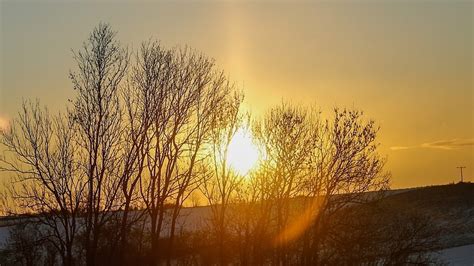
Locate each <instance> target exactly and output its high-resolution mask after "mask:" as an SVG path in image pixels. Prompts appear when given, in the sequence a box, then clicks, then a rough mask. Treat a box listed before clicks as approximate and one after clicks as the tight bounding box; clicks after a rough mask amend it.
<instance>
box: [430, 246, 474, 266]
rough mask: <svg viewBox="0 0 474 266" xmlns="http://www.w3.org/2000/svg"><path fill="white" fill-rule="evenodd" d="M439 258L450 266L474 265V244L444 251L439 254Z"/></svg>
mask: <svg viewBox="0 0 474 266" xmlns="http://www.w3.org/2000/svg"><path fill="white" fill-rule="evenodd" d="M438 256H439V258H440V259H442V260H443V261H444V262H446V263H448V265H459V266H464V265H466V266H467V265H469V266H473V265H474V244H473V245H466V246H460V247H455V248H447V249H443V250H441V251H440V253H439V255H438Z"/></svg>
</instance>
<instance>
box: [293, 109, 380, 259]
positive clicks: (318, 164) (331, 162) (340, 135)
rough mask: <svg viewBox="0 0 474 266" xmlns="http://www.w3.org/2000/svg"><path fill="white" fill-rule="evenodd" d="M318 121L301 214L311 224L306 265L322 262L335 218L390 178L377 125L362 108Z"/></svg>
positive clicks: (369, 197)
mask: <svg viewBox="0 0 474 266" xmlns="http://www.w3.org/2000/svg"><path fill="white" fill-rule="evenodd" d="M317 125H318V126H317V130H316V132H317V134H316V136H317V139H318V141H317V146H316V149H314V150H313V151H312V153H311V156H310V158H311V164H310V165H311V169H310V171H311V173H310V175H309V176H308V177H309V179H308V180H307V182H306V189H307V191H308V194H307V195H309V196H310V198H311V202H310V204H309V205H307V206H306V208H307V209H308V210H309V212H307V213H309V214H310V215H309V217H308V216H306V217H301V218H300V219H303V220H304V221H305V222H304V224H305V225H306V226H309V228H308V230H306V232H305V243H304V248H303V263H304V264H306V265H317V264H319V263H321V261H320V258H319V255H320V253H321V248H320V244H321V243H322V242H323V241H324V239H325V237H326V232H327V224H328V221H329V220H330V219H331V217H332V216H333V215H335V214H337V213H338V212H339V211H341V210H342V209H344V208H346V207H347V206H349V205H351V204H356V203H364V202H368V201H372V200H374V199H375V198H376V197H377V196H378V195H379V194H377V193H373V194H367V193H365V192H369V191H374V192H377V191H383V190H385V189H387V188H388V177H389V175H388V173H386V172H384V170H383V167H384V164H385V160H384V159H383V158H381V156H380V155H379V153H378V152H377V147H378V143H377V142H376V137H377V131H378V128H377V127H376V126H375V123H374V121H372V120H369V121H365V120H364V119H363V113H362V112H359V111H354V110H347V109H343V110H340V109H337V108H336V109H334V117H333V119H332V120H329V119H328V120H326V121H325V122H324V123H318V124H317ZM297 222H301V220H298V219H297Z"/></svg>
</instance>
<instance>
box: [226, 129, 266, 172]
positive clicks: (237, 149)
mask: <svg viewBox="0 0 474 266" xmlns="http://www.w3.org/2000/svg"><path fill="white" fill-rule="evenodd" d="M258 157H259V153H258V149H257V147H256V146H255V145H254V144H253V141H252V136H251V135H250V133H249V132H248V131H246V130H244V129H242V128H241V129H238V130H237V132H236V133H235V135H234V137H233V138H232V140H231V142H230V145H229V149H228V153H227V160H228V164H229V166H230V167H231V168H232V169H233V170H235V171H236V172H237V173H238V174H240V175H246V174H247V173H248V172H249V171H250V169H252V168H253V167H254V166H255V165H256V164H257V161H258Z"/></svg>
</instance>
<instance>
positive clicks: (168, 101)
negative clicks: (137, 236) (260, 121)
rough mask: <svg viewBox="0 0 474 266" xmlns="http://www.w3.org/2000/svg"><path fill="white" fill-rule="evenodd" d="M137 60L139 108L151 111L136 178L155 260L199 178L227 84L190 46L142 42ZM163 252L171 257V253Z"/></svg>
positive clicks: (153, 260) (169, 236)
mask: <svg viewBox="0 0 474 266" xmlns="http://www.w3.org/2000/svg"><path fill="white" fill-rule="evenodd" d="M138 66H139V67H140V68H141V70H139V72H140V73H136V74H135V79H136V81H137V84H138V85H139V86H138V88H139V91H140V93H141V95H142V100H140V101H139V104H140V105H142V107H140V108H145V107H146V106H147V105H148V104H149V105H150V106H149V107H147V108H150V109H151V112H150V114H151V115H152V116H151V117H150V118H149V119H150V120H149V121H150V125H149V127H148V128H147V130H146V133H145V134H146V141H145V144H144V145H143V149H144V151H145V158H143V159H144V160H145V161H144V167H143V169H142V171H143V172H142V174H141V176H142V178H140V179H139V180H140V181H139V184H140V193H141V195H142V200H143V203H144V205H145V209H146V212H147V213H148V216H149V217H150V229H151V232H150V237H151V251H150V260H151V261H152V262H153V263H155V262H156V261H157V258H158V257H159V255H160V249H161V248H163V246H160V242H162V241H161V240H160V239H161V238H162V237H164V236H165V235H163V234H164V233H167V235H166V236H168V245H167V247H165V248H167V249H168V250H169V251H171V247H172V245H173V239H174V236H175V230H176V222H177V218H178V216H179V212H180V210H181V208H182V205H183V203H184V201H185V200H186V199H187V198H188V196H189V195H190V193H191V192H192V191H193V190H195V189H196V188H197V186H198V185H199V184H200V182H201V181H202V175H200V174H199V173H200V172H201V171H202V170H203V167H202V161H203V160H204V159H205V158H206V155H205V154H204V153H203V145H204V143H205V142H206V141H207V138H208V134H209V131H210V129H211V127H212V116H213V114H214V112H216V111H218V110H220V109H221V107H220V105H221V103H222V102H223V101H224V98H225V97H226V96H227V95H228V94H229V84H228V82H227V79H226V77H225V76H224V75H223V74H222V73H221V72H216V71H215V70H214V64H213V62H212V61H211V60H209V59H208V58H206V57H204V56H203V55H199V54H197V53H195V52H193V51H191V50H189V49H174V50H166V49H163V48H161V47H160V46H159V45H158V44H157V43H149V44H147V45H144V46H142V50H141V53H140V55H139V64H138ZM170 206H171V208H169V207H170ZM168 218H169V220H166V219H168ZM166 222H168V223H169V227H168V228H165V223H166ZM167 229H168V230H167ZM162 254H163V253H162ZM166 254H167V261H168V263H169V262H170V256H171V253H170V252H167V253H166Z"/></svg>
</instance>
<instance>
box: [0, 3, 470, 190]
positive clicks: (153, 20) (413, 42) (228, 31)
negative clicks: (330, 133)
mask: <svg viewBox="0 0 474 266" xmlns="http://www.w3.org/2000/svg"><path fill="white" fill-rule="evenodd" d="M473 10H474V3H473V2H472V1H469V0H467V1H455V0H454V1H429V0H426V1H411V2H408V1H402V0H400V1H398V0H397V1H395V0H393V1H369V0H366V1H357V0H353V1H349V0H347V1H338V0H334V1H304V2H301V1H299V2H294V1H279V2H276V1H258V3H257V1H255V2H224V1H222V2H210V1H193V2H190V3H185V2H184V1H179V2H171V1H169V2H168V1H167V2H160V3H149V2H140V3H135V2H133V3H132V1H129V2H120V3H117V2H115V1H100V3H93V1H87V2H79V1H73V2H72V3H69V4H65V3H60V2H59V1H57V2H53V1H49V2H41V3H40V2H38V1H34V2H33V1H32V2H26V1H20V2H19V3H15V2H13V1H1V3H0V19H1V22H0V23H1V32H0V45H1V54H0V80H1V83H0V127H1V126H5V125H6V124H7V121H8V120H9V119H11V118H12V117H14V116H15V115H16V113H17V112H18V110H19V106H20V105H21V101H22V98H33V99H34V98H39V99H40V100H41V102H42V103H43V104H46V105H48V106H49V108H50V109H52V110H58V109H61V108H64V107H65V106H66V102H67V99H68V98H71V97H72V96H73V90H72V85H71V82H70V80H69V79H68V72H69V70H70V69H73V68H74V61H73V59H72V53H71V49H74V50H77V49H79V48H80V46H81V44H82V42H83V41H84V40H85V39H86V38H87V37H88V34H89V33H90V32H91V30H92V29H93V28H94V27H95V26H96V25H98V24H99V22H108V23H110V24H111V25H112V27H113V28H114V29H115V30H116V31H118V38H119V39H120V41H121V43H123V44H124V45H128V46H129V48H130V49H136V48H137V47H138V46H139V45H140V42H141V41H143V40H148V39H149V38H151V37H153V38H156V39H159V40H160V41H161V43H162V44H164V45H166V46H175V45H188V46H190V47H192V48H194V49H196V50H198V51H201V52H203V53H205V54H207V55H208V56H210V57H213V58H215V59H216V63H217V65H218V66H219V67H220V68H222V69H224V70H225V72H226V73H228V75H229V76H230V78H231V79H232V80H233V81H235V82H236V83H237V84H239V85H240V86H242V87H243V90H244V92H245V94H246V106H247V108H249V109H250V110H251V111H252V112H253V116H254V117H258V116H260V115H261V114H263V112H264V111H265V110H267V109H268V108H269V107H271V106H272V105H275V104H278V103H280V102H281V101H282V99H285V100H290V101H292V102H293V103H295V104H314V103H315V104H318V105H319V106H321V108H322V110H323V111H324V112H325V113H329V111H330V109H331V108H332V107H334V106H339V107H354V108H358V109H361V110H364V112H365V114H366V115H367V117H370V118H373V119H375V120H376V121H377V123H378V124H379V125H380V126H381V131H380V138H379V141H380V143H381V147H380V153H381V154H383V155H386V156H387V157H388V164H387V170H389V171H391V173H392V187H395V188H400V187H413V186H422V185H430V184H444V183H449V182H453V181H457V180H458V176H459V171H458V169H456V166H460V165H462V166H466V167H467V169H465V177H466V179H467V180H468V181H474V84H473V83H474V80H473V62H474V58H473V49H474V48H473V47H474V46H473V37H474V31H473V25H474V17H473ZM0 177H5V174H0Z"/></svg>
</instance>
